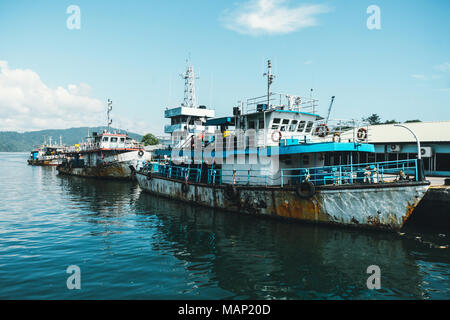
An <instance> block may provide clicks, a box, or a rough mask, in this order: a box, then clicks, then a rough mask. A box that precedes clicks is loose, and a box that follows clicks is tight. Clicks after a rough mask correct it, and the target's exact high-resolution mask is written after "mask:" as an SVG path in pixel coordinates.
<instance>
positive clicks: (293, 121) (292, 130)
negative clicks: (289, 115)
mask: <svg viewBox="0 0 450 320" xmlns="http://www.w3.org/2000/svg"><path fill="white" fill-rule="evenodd" d="M297 123H298V121H297V120H292V121H291V125H290V126H289V131H291V132H294V131H295V129H296V128H297Z"/></svg>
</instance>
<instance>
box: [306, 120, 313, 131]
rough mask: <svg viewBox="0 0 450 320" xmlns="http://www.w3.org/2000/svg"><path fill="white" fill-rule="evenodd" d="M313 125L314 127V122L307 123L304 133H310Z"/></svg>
mask: <svg viewBox="0 0 450 320" xmlns="http://www.w3.org/2000/svg"><path fill="white" fill-rule="evenodd" d="M313 125H314V122H312V121H308V125H307V126H306V133H310V132H311V130H312V127H313Z"/></svg>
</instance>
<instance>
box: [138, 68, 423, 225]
mask: <svg viewBox="0 0 450 320" xmlns="http://www.w3.org/2000/svg"><path fill="white" fill-rule="evenodd" d="M265 75H266V76H267V79H268V85H267V88H268V90H267V95H265V96H261V97H257V98H252V99H248V100H247V103H246V104H244V103H242V102H241V103H240V105H239V106H238V107H235V108H233V116H230V117H224V118H214V117H212V116H210V113H208V112H207V111H208V109H206V108H199V107H197V106H196V104H195V103H193V102H194V101H195V97H193V96H192V94H193V92H195V91H194V90H193V86H194V79H195V76H194V74H193V69H192V68H191V67H188V71H187V72H186V75H185V76H184V78H185V81H186V82H185V86H186V88H185V100H184V103H183V104H182V107H178V108H173V109H167V110H166V111H165V116H166V118H169V119H171V125H169V126H167V127H166V129H167V130H166V132H169V133H171V144H170V146H169V147H168V148H166V149H162V150H157V151H155V158H154V159H153V161H149V162H146V163H144V164H143V166H142V167H140V168H137V169H136V177H137V181H138V183H139V185H140V187H141V188H143V189H144V190H145V191H147V192H150V193H153V194H156V195H161V196H164V197H168V198H170V199H174V200H179V201H185V202H190V203H193V204H198V205H202V206H207V207H211V208H217V209H224V210H228V211H232V212H238V213H246V214H255V215H260V216H265V217H280V218H289V219H296V220H302V221H309V222H314V223H328V224H338V225H345V226H357V227H365V228H375V229H385V230H399V229H401V228H402V227H403V226H404V224H405V223H406V221H407V220H408V219H409V218H410V216H411V215H412V213H413V211H414V208H415V207H416V206H417V205H418V204H419V202H420V201H421V199H422V198H423V197H424V195H425V193H426V191H427V189H428V187H429V182H428V181H426V180H425V177H424V174H423V164H422V162H421V160H420V159H412V160H400V161H389V162H376V161H368V160H369V159H372V155H373V154H374V152H375V149H374V146H373V145H371V144H369V143H368V136H369V132H368V126H367V124H365V123H361V122H358V121H356V120H350V121H344V120H339V121H335V122H333V121H331V120H329V112H330V110H331V106H332V104H331V105H330V109H329V112H328V116H327V117H326V118H323V117H321V116H319V115H317V114H316V112H315V108H316V106H317V100H315V99H313V98H312V97H310V98H304V97H300V96H294V95H288V94H275V93H272V92H271V91H270V86H271V84H272V81H273V75H272V74H271V64H270V61H269V65H268V72H267V73H266V74H265ZM186 93H187V94H186ZM333 101H334V97H333V99H332V102H333ZM343 133H347V134H346V136H353V138H352V139H349V140H347V141H341V136H342V134H343ZM349 133H353V134H349Z"/></svg>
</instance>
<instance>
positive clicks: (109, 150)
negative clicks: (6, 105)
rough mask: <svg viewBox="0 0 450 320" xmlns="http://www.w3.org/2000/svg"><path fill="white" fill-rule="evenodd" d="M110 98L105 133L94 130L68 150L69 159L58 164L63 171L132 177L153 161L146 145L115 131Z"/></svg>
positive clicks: (108, 176)
mask: <svg viewBox="0 0 450 320" xmlns="http://www.w3.org/2000/svg"><path fill="white" fill-rule="evenodd" d="M111 110H112V101H111V100H108V111H107V114H108V126H107V129H105V130H104V131H103V132H101V133H97V132H93V133H92V136H89V137H87V139H86V141H85V142H82V143H80V144H76V145H75V146H73V147H69V148H66V149H65V155H66V158H65V160H64V161H63V163H62V164H61V165H59V166H58V167H57V170H58V172H59V174H68V175H74V176H81V177H93V178H111V179H123V180H132V179H134V178H135V176H134V170H135V169H136V168H139V166H140V164H142V163H143V162H145V161H150V160H151V155H150V153H148V152H146V151H145V149H144V146H143V145H142V144H140V143H139V142H137V141H136V140H134V139H132V138H131V137H129V136H128V133H118V132H111V131H110V126H111V124H112V120H111V119H110V112H111Z"/></svg>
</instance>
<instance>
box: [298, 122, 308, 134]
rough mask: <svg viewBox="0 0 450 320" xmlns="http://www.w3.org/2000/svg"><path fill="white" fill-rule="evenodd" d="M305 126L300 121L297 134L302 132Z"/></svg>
mask: <svg viewBox="0 0 450 320" xmlns="http://www.w3.org/2000/svg"><path fill="white" fill-rule="evenodd" d="M305 126H306V121H300V124H299V125H298V129H297V132H303V130H305Z"/></svg>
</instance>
